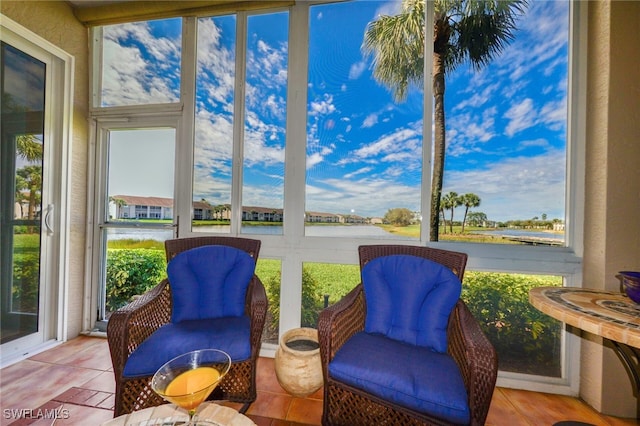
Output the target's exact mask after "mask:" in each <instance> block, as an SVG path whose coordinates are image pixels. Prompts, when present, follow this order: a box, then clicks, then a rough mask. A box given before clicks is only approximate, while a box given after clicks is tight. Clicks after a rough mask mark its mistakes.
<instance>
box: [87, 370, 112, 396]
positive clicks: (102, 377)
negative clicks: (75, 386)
mask: <svg viewBox="0 0 640 426" xmlns="http://www.w3.org/2000/svg"><path fill="white" fill-rule="evenodd" d="M79 387H81V388H85V389H93V390H99V391H103V392H111V393H115V391H116V378H115V376H114V375H113V372H112V371H105V372H102V373H100V374H99V375H98V376H96V377H95V378H93V379H91V380H89V381H88V382H86V383H83V384H82V385H80V386H79Z"/></svg>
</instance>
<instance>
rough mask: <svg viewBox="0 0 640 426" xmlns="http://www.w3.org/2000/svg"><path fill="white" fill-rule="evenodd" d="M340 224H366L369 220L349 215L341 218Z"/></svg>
mask: <svg viewBox="0 0 640 426" xmlns="http://www.w3.org/2000/svg"><path fill="white" fill-rule="evenodd" d="M340 222H342V223H366V222H367V219H365V218H364V217H362V216H358V215H355V214H348V215H344V216H340Z"/></svg>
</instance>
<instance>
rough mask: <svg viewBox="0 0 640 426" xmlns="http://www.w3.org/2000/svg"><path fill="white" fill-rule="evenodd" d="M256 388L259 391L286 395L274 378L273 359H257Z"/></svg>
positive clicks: (276, 378)
mask: <svg viewBox="0 0 640 426" xmlns="http://www.w3.org/2000/svg"><path fill="white" fill-rule="evenodd" d="M256 387H257V389H258V390H259V391H267V392H274V393H287V392H286V391H285V390H284V389H282V386H280V383H278V377H277V376H276V370H275V365H274V362H273V358H260V359H258V374H257V375H256Z"/></svg>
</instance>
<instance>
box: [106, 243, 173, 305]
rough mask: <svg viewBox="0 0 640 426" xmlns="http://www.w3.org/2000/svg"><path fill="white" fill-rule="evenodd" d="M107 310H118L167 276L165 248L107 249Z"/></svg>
mask: <svg viewBox="0 0 640 426" xmlns="http://www.w3.org/2000/svg"><path fill="white" fill-rule="evenodd" d="M107 252H108V253H107V280H106V281H107V285H106V287H107V289H106V293H107V295H106V298H107V300H106V305H107V312H114V311H116V310H117V309H119V308H121V307H122V306H124V305H126V304H127V303H129V302H130V301H131V299H132V297H133V296H135V295H139V294H143V293H144V292H146V291H147V290H149V289H151V288H152V287H154V286H155V285H157V284H158V283H159V282H160V281H161V280H162V279H163V278H165V277H166V267H167V265H166V260H165V253H164V251H162V250H149V249H122V250H113V249H109V250H108V251H107Z"/></svg>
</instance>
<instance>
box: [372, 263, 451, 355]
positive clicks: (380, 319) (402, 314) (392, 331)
mask: <svg viewBox="0 0 640 426" xmlns="http://www.w3.org/2000/svg"><path fill="white" fill-rule="evenodd" d="M362 284H363V286H364V292H365V298H366V302H367V316H366V319H365V331H366V332H367V333H379V334H382V335H384V336H387V337H389V338H391V339H395V340H399V341H401V342H405V343H409V344H411V345H417V346H423V347H427V348H430V349H432V350H434V351H436V352H446V351H447V324H448V320H449V315H450V314H451V310H452V309H453V307H454V306H455V304H456V302H457V300H458V298H459V297H460V292H461V291H462V284H461V283H460V280H459V279H458V277H457V276H456V275H455V274H454V273H453V272H451V270H450V269H449V268H447V267H446V266H443V265H441V264H439V263H436V262H433V261H430V260H427V259H424V258H421V257H417V256H411V255H392V256H383V257H378V258H375V259H373V260H371V261H369V262H368V263H367V264H366V265H365V266H364V268H363V269H362Z"/></svg>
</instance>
